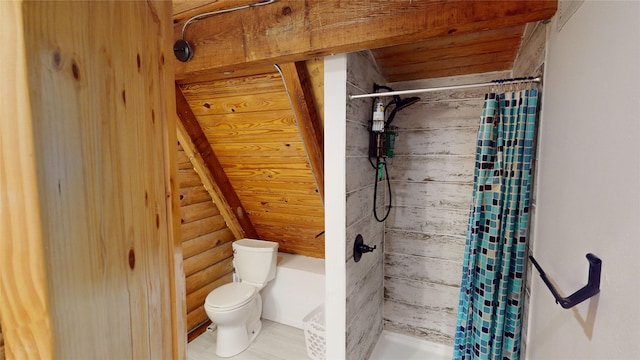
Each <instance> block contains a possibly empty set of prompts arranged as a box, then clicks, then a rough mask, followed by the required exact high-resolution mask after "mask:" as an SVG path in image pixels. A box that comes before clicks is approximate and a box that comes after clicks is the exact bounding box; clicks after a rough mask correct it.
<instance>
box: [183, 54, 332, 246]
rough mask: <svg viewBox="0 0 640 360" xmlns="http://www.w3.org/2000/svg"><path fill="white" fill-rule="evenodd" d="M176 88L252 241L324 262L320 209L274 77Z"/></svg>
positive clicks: (286, 102) (279, 83)
mask: <svg viewBox="0 0 640 360" xmlns="http://www.w3.org/2000/svg"><path fill="white" fill-rule="evenodd" d="M317 67H318V65H317V64H315V65H314V68H317ZM316 72H317V71H316ZM316 75H317V74H316ZM313 85H314V86H321V85H322V84H321V83H320V84H319V85H318V82H317V81H316V82H315V83H314V84H313ZM181 88H182V90H183V94H184V95H185V98H186V99H187V101H188V102H189V104H190V106H191V107H192V109H193V111H194V114H195V115H196V116H197V119H198V122H199V123H200V125H201V127H202V129H203V132H204V133H205V136H206V137H207V139H208V141H209V143H210V145H211V147H212V149H213V151H214V152H215V154H216V156H217V158H218V160H219V162H220V165H221V166H222V168H223V170H224V172H225V174H226V176H227V178H228V179H229V182H230V183H231V185H232V187H233V188H234V190H235V191H236V194H237V195H238V197H239V199H240V202H241V203H242V205H243V207H244V208H245V210H246V211H247V215H248V218H249V219H250V220H251V222H252V224H253V226H254V228H255V229H256V231H257V232H258V235H259V238H261V239H265V240H271V241H277V242H279V243H280V245H281V246H280V250H282V251H286V252H292V253H298V254H303V255H308V256H314V257H320V258H322V257H324V245H323V244H322V245H319V244H320V243H323V242H324V238H323V237H322V238H320V239H318V238H316V237H315V236H316V235H317V234H319V233H321V232H322V231H323V230H324V207H323V204H322V199H321V197H320V195H319V193H318V190H317V186H316V182H315V177H314V175H313V173H312V171H311V167H310V164H309V162H308V157H307V154H306V151H305V148H304V144H303V142H302V138H301V136H300V132H299V129H298V124H297V122H296V119H295V117H294V114H293V111H292V110H291V106H290V103H289V98H288V97H287V94H286V93H285V91H284V85H283V82H282V79H281V78H280V75H279V74H277V73H271V74H263V75H256V76H247V77H238V78H229V79H220V80H215V81H210V82H205V83H197V84H182V85H181ZM316 95H317V94H316Z"/></svg>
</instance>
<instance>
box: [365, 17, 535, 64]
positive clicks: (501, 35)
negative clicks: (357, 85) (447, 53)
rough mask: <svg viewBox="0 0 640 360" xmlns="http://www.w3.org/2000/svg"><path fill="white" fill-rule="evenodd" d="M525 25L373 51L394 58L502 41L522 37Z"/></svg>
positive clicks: (432, 39) (384, 56) (380, 55)
mask: <svg viewBox="0 0 640 360" xmlns="http://www.w3.org/2000/svg"><path fill="white" fill-rule="evenodd" d="M524 28H525V26H524V25H517V26H510V27H507V28H499V29H491V30H485V31H478V32H473V33H466V34H458V35H450V36H445V37H438V38H430V39H426V40H423V41H418V42H415V43H410V44H401V45H396V46H388V47H385V48H379V49H373V50H371V52H372V53H373V55H374V57H375V58H376V62H377V61H378V60H386V59H393V58H396V57H404V56H407V55H409V56H410V55H411V54H413V53H414V52H416V51H427V50H428V51H433V50H438V49H445V48H450V47H458V46H467V45H473V44H477V43H479V42H488V41H500V40H502V39H507V38H522V33H523V31H524Z"/></svg>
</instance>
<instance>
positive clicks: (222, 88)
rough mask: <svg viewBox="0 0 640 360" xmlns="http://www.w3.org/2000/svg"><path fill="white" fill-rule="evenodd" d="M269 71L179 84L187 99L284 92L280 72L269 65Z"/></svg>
mask: <svg viewBox="0 0 640 360" xmlns="http://www.w3.org/2000/svg"><path fill="white" fill-rule="evenodd" d="M271 71H272V72H271V73H269V74H260V75H256V76H243V77H235V78H230V79H220V80H214V81H208V82H203V83H191V84H184V85H180V88H181V89H182V93H183V94H184V97H186V98H187V99H189V100H195V99H208V98H215V97H228V96H236V95H238V94H246V93H252V94H260V93H272V92H278V91H279V92H284V88H283V85H282V79H281V78H280V74H278V72H273V71H275V68H274V67H273V66H271Z"/></svg>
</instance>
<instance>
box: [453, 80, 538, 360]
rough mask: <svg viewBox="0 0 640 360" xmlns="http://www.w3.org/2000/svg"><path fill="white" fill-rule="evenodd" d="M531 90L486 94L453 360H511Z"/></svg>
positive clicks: (516, 334) (530, 147)
mask: <svg viewBox="0 0 640 360" xmlns="http://www.w3.org/2000/svg"><path fill="white" fill-rule="evenodd" d="M537 98H538V90H536V89H528V90H520V91H515V92H506V93H500V94H497V93H489V94H487V95H485V102H484V106H483V110H482V117H481V119H480V126H479V131H478V142H477V153H476V166H475V171H474V186H473V199H472V203H471V209H470V212H469V224H468V229H467V239H466V246H465V257H464V262H463V266H462V285H461V289H460V301H459V304H458V318H457V324H456V336H455V344H454V359H456V360H458V359H500V360H502V359H518V357H519V353H520V328H521V318H522V316H521V312H522V305H523V298H524V279H523V272H524V268H525V256H526V255H525V253H526V238H527V226H528V220H529V192H530V181H531V165H532V164H531V162H532V157H533V151H534V135H535V119H536V108H537Z"/></svg>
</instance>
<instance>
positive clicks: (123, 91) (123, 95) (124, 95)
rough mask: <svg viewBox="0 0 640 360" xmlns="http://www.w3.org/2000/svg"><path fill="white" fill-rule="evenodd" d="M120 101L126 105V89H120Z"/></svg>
mask: <svg viewBox="0 0 640 360" xmlns="http://www.w3.org/2000/svg"><path fill="white" fill-rule="evenodd" d="M122 103H123V104H125V105H127V92H126V90H124V89H123V90H122Z"/></svg>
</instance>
